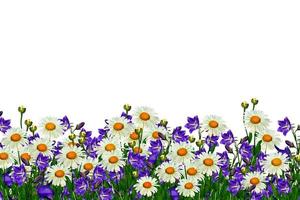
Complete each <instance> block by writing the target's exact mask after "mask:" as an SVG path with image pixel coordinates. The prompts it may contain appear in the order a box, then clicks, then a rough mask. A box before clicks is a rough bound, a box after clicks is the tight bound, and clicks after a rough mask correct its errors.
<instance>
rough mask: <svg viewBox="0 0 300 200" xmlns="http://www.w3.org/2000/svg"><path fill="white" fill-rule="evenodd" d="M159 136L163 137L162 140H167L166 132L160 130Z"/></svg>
mask: <svg viewBox="0 0 300 200" xmlns="http://www.w3.org/2000/svg"><path fill="white" fill-rule="evenodd" d="M158 136H159V137H160V138H161V139H162V140H166V139H167V138H166V136H165V135H164V134H162V133H161V132H158Z"/></svg>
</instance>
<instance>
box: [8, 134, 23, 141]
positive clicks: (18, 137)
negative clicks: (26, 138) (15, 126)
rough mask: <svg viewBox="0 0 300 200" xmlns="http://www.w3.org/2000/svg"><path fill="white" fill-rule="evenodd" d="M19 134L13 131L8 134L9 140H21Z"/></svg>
mask: <svg viewBox="0 0 300 200" xmlns="http://www.w3.org/2000/svg"><path fill="white" fill-rule="evenodd" d="M21 138H22V137H21V135H20V134H19V133H14V134H12V135H11V136H10V139H11V141H13V142H19V141H20V140H21Z"/></svg>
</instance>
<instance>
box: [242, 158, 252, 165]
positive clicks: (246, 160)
mask: <svg viewBox="0 0 300 200" xmlns="http://www.w3.org/2000/svg"><path fill="white" fill-rule="evenodd" d="M243 161H244V162H245V163H246V164H247V165H250V164H251V163H250V161H249V160H248V159H247V158H243Z"/></svg>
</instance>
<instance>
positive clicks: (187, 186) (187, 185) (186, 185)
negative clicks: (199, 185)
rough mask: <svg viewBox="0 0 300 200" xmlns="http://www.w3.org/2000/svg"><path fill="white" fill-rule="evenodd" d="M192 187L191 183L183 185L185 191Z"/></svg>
mask: <svg viewBox="0 0 300 200" xmlns="http://www.w3.org/2000/svg"><path fill="white" fill-rule="evenodd" d="M193 187H194V185H193V183H191V182H188V183H186V184H184V188H185V189H187V190H190V189H192V188H193Z"/></svg>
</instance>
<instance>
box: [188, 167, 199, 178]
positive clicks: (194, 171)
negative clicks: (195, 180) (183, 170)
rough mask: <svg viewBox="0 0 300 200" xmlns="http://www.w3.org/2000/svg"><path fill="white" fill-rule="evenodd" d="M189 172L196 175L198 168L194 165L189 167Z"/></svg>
mask: <svg viewBox="0 0 300 200" xmlns="http://www.w3.org/2000/svg"><path fill="white" fill-rule="evenodd" d="M187 174H188V175H190V176H195V175H196V174H197V169H196V168H194V167H191V168H188V170H187Z"/></svg>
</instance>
